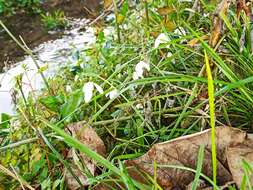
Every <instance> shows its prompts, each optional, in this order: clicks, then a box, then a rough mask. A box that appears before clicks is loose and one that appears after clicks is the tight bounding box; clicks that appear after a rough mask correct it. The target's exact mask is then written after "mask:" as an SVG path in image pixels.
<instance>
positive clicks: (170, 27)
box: [162, 18, 177, 31]
mask: <svg viewBox="0 0 253 190" xmlns="http://www.w3.org/2000/svg"><path fill="white" fill-rule="evenodd" d="M162 24H163V26H164V27H165V28H166V30H168V31H173V30H174V29H175V28H176V27H177V26H176V24H175V23H174V22H173V21H169V20H168V19H167V18H165V19H163V20H162Z"/></svg>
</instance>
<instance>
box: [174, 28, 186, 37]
mask: <svg viewBox="0 0 253 190" xmlns="http://www.w3.org/2000/svg"><path fill="white" fill-rule="evenodd" d="M174 34H177V35H179V36H186V31H185V29H184V28H183V27H178V28H177V29H176V30H175V31H174Z"/></svg>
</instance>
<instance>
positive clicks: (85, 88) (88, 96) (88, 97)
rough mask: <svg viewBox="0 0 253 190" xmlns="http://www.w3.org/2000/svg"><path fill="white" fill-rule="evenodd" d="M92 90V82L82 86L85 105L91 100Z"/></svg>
mask: <svg viewBox="0 0 253 190" xmlns="http://www.w3.org/2000/svg"><path fill="white" fill-rule="evenodd" d="M93 89H94V83H93V82H87V83H85V84H84V86H83V93H84V101H85V103H88V102H89V101H90V100H91V99H92V95H93Z"/></svg>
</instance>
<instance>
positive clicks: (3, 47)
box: [0, 0, 101, 73]
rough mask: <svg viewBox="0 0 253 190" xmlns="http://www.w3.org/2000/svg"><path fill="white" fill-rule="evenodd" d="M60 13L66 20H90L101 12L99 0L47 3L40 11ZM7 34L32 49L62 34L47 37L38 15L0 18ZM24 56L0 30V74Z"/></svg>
mask: <svg viewBox="0 0 253 190" xmlns="http://www.w3.org/2000/svg"><path fill="white" fill-rule="evenodd" d="M58 9H60V10H63V11H64V13H65V16H66V17H72V18H87V17H89V18H92V17H95V16H96V15H97V14H98V13H99V10H100V9H101V5H100V0H47V1H46V2H45V3H44V4H43V5H42V10H44V11H45V12H46V11H48V12H52V11H54V10H58ZM0 19H1V20H2V21H3V22H4V24H5V25H6V26H7V27H8V28H9V30H10V31H11V32H12V33H13V34H14V35H15V36H16V37H18V36H21V37H22V38H23V39H24V41H25V42H26V43H27V45H28V47H30V48H34V47H36V46H38V45H39V44H41V43H42V42H45V41H48V40H54V39H57V38H59V37H60V36H61V35H62V33H63V31H57V32H56V33H54V34H49V33H48V31H46V29H45V28H44V27H43V24H42V22H41V17H40V15H28V14H27V13H24V12H18V13H17V14H15V15H14V16H11V17H7V18H6V17H0ZM23 56H24V52H23V51H22V50H21V49H20V48H19V47H18V46H17V44H16V43H15V42H13V40H12V39H11V38H10V37H9V36H8V35H7V34H6V32H5V31H3V30H2V29H0V73H1V72H3V69H4V68H8V67H10V65H12V64H14V63H15V62H17V61H19V60H21V59H22V57H23Z"/></svg>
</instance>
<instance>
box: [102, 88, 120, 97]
mask: <svg viewBox="0 0 253 190" xmlns="http://www.w3.org/2000/svg"><path fill="white" fill-rule="evenodd" d="M118 95H119V92H118V90H116V89H114V90H112V91H110V92H108V93H107V94H106V95H105V96H106V97H109V98H110V99H114V98H116V97H117V96H118Z"/></svg>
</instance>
